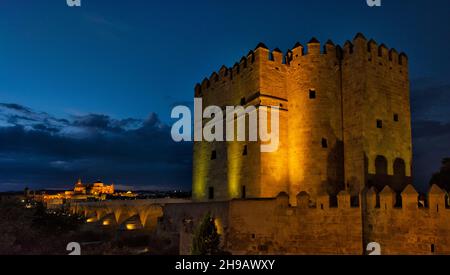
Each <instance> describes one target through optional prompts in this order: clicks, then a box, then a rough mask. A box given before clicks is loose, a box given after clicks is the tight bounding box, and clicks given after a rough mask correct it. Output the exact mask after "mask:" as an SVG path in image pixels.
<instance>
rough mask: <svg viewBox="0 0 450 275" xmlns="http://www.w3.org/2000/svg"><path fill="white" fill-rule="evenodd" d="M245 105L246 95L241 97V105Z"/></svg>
mask: <svg viewBox="0 0 450 275" xmlns="http://www.w3.org/2000/svg"><path fill="white" fill-rule="evenodd" d="M244 105H245V97H243V98H241V106H244Z"/></svg>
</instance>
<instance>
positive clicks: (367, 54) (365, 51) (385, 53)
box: [343, 33, 408, 69]
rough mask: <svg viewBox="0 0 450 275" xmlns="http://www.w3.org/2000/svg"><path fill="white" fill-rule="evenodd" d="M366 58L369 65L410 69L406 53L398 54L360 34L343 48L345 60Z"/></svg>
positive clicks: (392, 49)
mask: <svg viewBox="0 0 450 275" xmlns="http://www.w3.org/2000/svg"><path fill="white" fill-rule="evenodd" d="M353 58H365V59H367V61H368V62H369V64H375V65H389V66H400V67H402V68H404V69H407V67H408V57H407V55H406V54H405V53H403V52H402V53H400V54H399V53H398V52H397V50H395V49H394V48H391V49H390V48H388V47H387V46H386V45H385V44H383V43H382V44H380V45H378V43H377V42H376V41H375V40H373V39H370V40H367V39H366V37H365V36H364V35H363V34H361V33H358V34H357V35H356V36H355V38H354V39H353V41H352V42H350V41H346V42H345V44H344V47H343V59H344V60H349V59H353Z"/></svg>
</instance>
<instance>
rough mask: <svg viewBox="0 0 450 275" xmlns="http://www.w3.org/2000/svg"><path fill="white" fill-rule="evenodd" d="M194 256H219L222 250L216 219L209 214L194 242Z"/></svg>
mask: <svg viewBox="0 0 450 275" xmlns="http://www.w3.org/2000/svg"><path fill="white" fill-rule="evenodd" d="M191 252H192V255H217V254H220V253H221V250H220V235H219V233H218V232H217V227H216V224H215V223H214V218H213V217H211V214H210V213H208V214H207V215H205V217H204V218H203V221H202V222H201V223H200V225H199V226H198V228H197V229H196V231H195V232H194V237H193V240H192V251H191Z"/></svg>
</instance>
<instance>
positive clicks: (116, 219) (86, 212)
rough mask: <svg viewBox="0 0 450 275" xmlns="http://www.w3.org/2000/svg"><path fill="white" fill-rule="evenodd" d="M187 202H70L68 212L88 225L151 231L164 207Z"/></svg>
mask: <svg viewBox="0 0 450 275" xmlns="http://www.w3.org/2000/svg"><path fill="white" fill-rule="evenodd" d="M188 202H190V201H189V200H184V199H148V200H130V201H100V202H72V203H70V204H69V211H70V213H72V214H78V215H81V216H84V217H85V218H86V222H87V223H89V224H95V225H98V226H100V227H104V228H116V229H119V230H137V229H148V230H152V229H154V228H155V227H156V225H157V221H158V218H159V217H161V216H162V215H163V207H164V205H166V204H172V203H188Z"/></svg>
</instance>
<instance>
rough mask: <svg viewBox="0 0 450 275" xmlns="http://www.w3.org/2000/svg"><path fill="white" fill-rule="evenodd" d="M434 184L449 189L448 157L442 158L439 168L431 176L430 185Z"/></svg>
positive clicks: (449, 169)
mask: <svg viewBox="0 0 450 275" xmlns="http://www.w3.org/2000/svg"><path fill="white" fill-rule="evenodd" d="M433 184H436V185H437V186H439V187H440V188H442V189H445V190H447V191H450V158H445V159H443V160H442V167H441V170H440V171H439V172H438V173H436V174H434V175H433V176H432V178H431V181H430V185H433Z"/></svg>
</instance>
